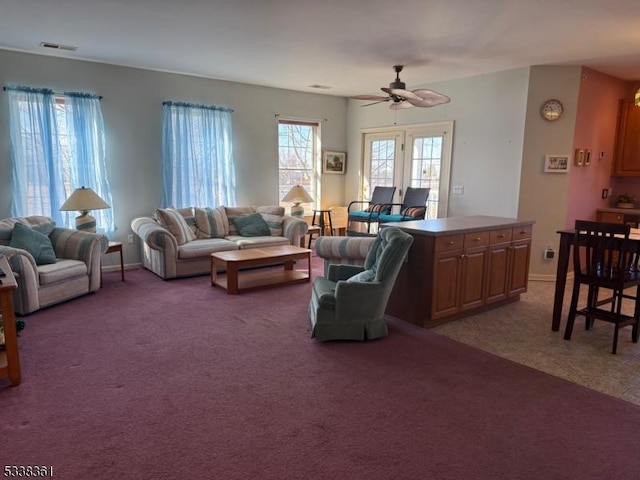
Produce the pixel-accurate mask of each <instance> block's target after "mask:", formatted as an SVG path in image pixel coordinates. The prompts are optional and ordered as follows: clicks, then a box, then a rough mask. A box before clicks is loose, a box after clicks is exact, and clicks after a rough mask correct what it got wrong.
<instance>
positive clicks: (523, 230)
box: [511, 225, 533, 242]
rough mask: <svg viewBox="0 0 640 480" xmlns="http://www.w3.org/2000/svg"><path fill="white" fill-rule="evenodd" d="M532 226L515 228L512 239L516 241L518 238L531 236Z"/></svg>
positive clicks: (524, 238) (523, 238) (522, 238)
mask: <svg viewBox="0 0 640 480" xmlns="http://www.w3.org/2000/svg"><path fill="white" fill-rule="evenodd" d="M532 228H533V227H532V226H531V225H525V226H523V227H516V228H514V229H513V235H512V237H511V238H512V239H513V241H514V242H515V241H516V240H526V239H528V238H531V230H532Z"/></svg>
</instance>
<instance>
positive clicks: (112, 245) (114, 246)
mask: <svg viewBox="0 0 640 480" xmlns="http://www.w3.org/2000/svg"><path fill="white" fill-rule="evenodd" d="M116 252H120V278H122V281H123V282H124V258H123V256H122V242H109V247H108V248H107V251H106V252H104V253H105V255H106V254H107V253H116ZM100 278H102V271H101V272H100ZM101 283H102V282H101Z"/></svg>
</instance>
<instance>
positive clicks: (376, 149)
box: [369, 139, 396, 192]
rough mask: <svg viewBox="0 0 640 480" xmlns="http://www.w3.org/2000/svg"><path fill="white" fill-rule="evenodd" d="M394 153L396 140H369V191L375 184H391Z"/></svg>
mask: <svg viewBox="0 0 640 480" xmlns="http://www.w3.org/2000/svg"><path fill="white" fill-rule="evenodd" d="M395 153H396V142H395V140H393V139H391V140H389V139H387V140H373V141H372V142H371V175H370V177H369V181H370V184H371V192H373V189H374V188H375V187H376V186H381V187H392V186H393V169H394V166H395Z"/></svg>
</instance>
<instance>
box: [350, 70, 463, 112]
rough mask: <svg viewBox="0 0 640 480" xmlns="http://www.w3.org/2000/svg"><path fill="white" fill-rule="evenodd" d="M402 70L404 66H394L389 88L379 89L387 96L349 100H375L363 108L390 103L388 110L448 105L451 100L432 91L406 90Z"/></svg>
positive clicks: (357, 97)
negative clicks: (392, 79) (393, 77)
mask: <svg viewBox="0 0 640 480" xmlns="http://www.w3.org/2000/svg"><path fill="white" fill-rule="evenodd" d="M403 68H404V65H394V66H393V69H394V70H395V72H396V79H395V80H394V81H393V82H391V83H390V84H389V88H386V87H382V88H381V89H380V90H382V91H383V92H385V93H387V94H388V96H386V97H383V96H381V95H356V96H355V97H351V98H354V99H356V100H375V101H374V102H373V103H367V104H366V105H362V106H363V107H368V106H369V105H375V104H377V103H382V102H391V103H390V104H389V108H390V109H391V110H399V109H401V108H411V107H435V106H436V105H442V104H443V103H449V102H450V101H451V99H450V98H449V97H447V96H446V95H442V94H441V93H438V92H434V91H433V90H427V89H418V90H407V89H406V84H405V83H404V82H403V81H401V80H400V72H401V71H402V69H403Z"/></svg>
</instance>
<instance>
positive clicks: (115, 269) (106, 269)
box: [102, 263, 142, 272]
mask: <svg viewBox="0 0 640 480" xmlns="http://www.w3.org/2000/svg"><path fill="white" fill-rule="evenodd" d="M141 267H142V263H125V264H124V269H125V270H133V269H136V268H141ZM102 271H103V272H119V271H120V265H106V266H102Z"/></svg>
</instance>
